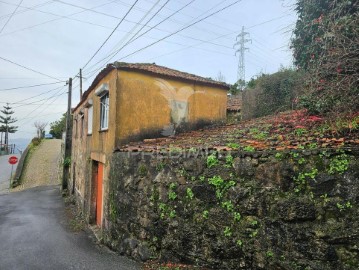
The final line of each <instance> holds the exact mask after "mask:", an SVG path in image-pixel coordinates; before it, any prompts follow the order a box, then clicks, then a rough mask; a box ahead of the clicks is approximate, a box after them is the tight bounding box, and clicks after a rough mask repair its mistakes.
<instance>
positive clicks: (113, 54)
mask: <svg viewBox="0 0 359 270" xmlns="http://www.w3.org/2000/svg"><path fill="white" fill-rule="evenodd" d="M194 1H196V0H192V1H190V2H189V3H188V4H186V5H184V6H183V7H181V8H180V9H178V10H176V11H175V12H173V13H172V14H171V15H169V16H167V17H166V18H164V19H163V20H162V21H160V22H159V23H157V24H156V25H154V26H152V27H150V28H149V29H147V30H146V31H145V32H144V33H142V34H141V35H139V36H137V37H136V35H137V34H138V33H139V32H137V33H136V34H135V35H134V36H133V37H132V39H130V40H129V41H128V42H127V43H126V44H125V45H123V46H122V47H121V48H120V49H118V50H117V51H114V52H113V53H111V54H109V55H108V56H106V57H105V58H103V59H101V60H100V61H98V62H97V63H96V64H95V65H97V64H99V63H101V62H103V61H107V62H109V61H111V59H113V58H114V57H115V56H116V55H117V54H118V53H119V52H120V51H121V50H122V49H123V48H125V47H126V46H127V45H129V44H130V43H133V42H134V41H136V40H137V39H139V38H141V37H143V36H144V35H145V34H147V33H148V32H150V31H151V30H152V29H154V28H157V26H159V25H160V24H162V23H164V22H165V21H167V20H168V19H170V18H171V17H173V16H174V15H176V14H177V13H179V12H181V11H182V10H183V9H185V8H186V7H187V6H189V5H191V4H192V3H193V2H194ZM167 2H168V1H167ZM167 2H166V3H165V4H167ZM163 7H164V6H162V8H163ZM151 19H152V18H151ZM149 22H150V21H148V22H147V23H146V25H147V24H148V23H149ZM146 25H144V26H143V27H142V28H141V29H140V31H141V30H142V29H143V28H144V27H145V26H146ZM107 59H108V60H107ZM95 65H93V66H92V67H94V66H95ZM97 71H98V69H96V70H95V72H97ZM89 73H93V71H90V72H89ZM92 75H93V74H92ZM92 75H91V76H92Z"/></svg>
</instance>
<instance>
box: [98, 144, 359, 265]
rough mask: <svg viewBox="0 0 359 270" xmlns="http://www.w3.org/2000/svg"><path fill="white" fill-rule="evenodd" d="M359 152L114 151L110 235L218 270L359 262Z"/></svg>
mask: <svg viewBox="0 0 359 270" xmlns="http://www.w3.org/2000/svg"><path fill="white" fill-rule="evenodd" d="M358 156H359V153H358V151H357V150H354V149H351V150H350V149H346V150H340V151H336V150H332V151H328V150H327V151H323V150H318V149H314V150H308V149H307V150H298V151H295V152H289V151H287V152H278V153H269V152H256V153H245V152H235V153H234V152H232V153H227V152H222V153H215V154H212V155H210V156H208V153H207V152H201V153H198V152H195V151H192V152H186V153H178V152H176V153H175V152H172V153H167V155H166V154H158V155H157V154H156V155H155V154H147V155H146V154H144V153H114V155H113V158H112V163H111V173H110V189H109V191H108V192H109V194H108V200H107V202H106V203H105V207H106V211H105V215H106V216H105V220H106V222H105V228H104V241H105V242H106V243H107V244H108V245H109V246H110V247H112V248H113V249H115V250H117V251H119V252H120V254H125V255H128V256H131V257H134V258H135V259H138V260H143V261H144V260H147V259H150V258H159V259H161V260H164V261H173V262H182V263H189V264H196V265H200V266H204V267H206V268H212V269H288V270H289V269H358V268H359V244H358V243H359V210H358V209H359V208H358V206H359V160H358Z"/></svg>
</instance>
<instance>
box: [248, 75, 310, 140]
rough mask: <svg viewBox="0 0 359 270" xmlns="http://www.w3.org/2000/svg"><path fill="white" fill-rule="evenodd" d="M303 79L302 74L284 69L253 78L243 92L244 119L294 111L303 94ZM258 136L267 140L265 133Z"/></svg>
mask: <svg viewBox="0 0 359 270" xmlns="http://www.w3.org/2000/svg"><path fill="white" fill-rule="evenodd" d="M302 77H303V74H302V73H301V72H298V71H295V70H293V69H285V68H282V69H281V70H279V71H278V72H276V73H273V74H270V75H269V74H261V75H260V76H258V77H257V78H252V79H251V80H250V81H249V83H248V86H247V89H245V91H244V92H243V112H242V116H243V119H251V118H257V117H261V116H265V115H270V114H273V113H275V112H279V111H286V110H290V109H292V108H293V106H294V105H295V100H296V98H297V96H298V95H300V93H301V89H302ZM256 136H257V137H258V139H265V138H266V134H265V133H264V134H258V135H256Z"/></svg>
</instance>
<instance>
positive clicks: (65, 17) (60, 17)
mask: <svg viewBox="0 0 359 270" xmlns="http://www.w3.org/2000/svg"><path fill="white" fill-rule="evenodd" d="M54 2H55V0H54ZM56 2H60V1H56ZM113 2H116V0H113V1H110V2H107V3H105V4H101V5H98V6H95V7H93V8H88V9H86V8H84V10H82V11H78V12H74V13H71V14H69V15H67V16H62V15H57V14H54V13H50V12H46V11H40V10H37V9H34V8H29V9H31V10H36V11H38V12H41V13H46V14H51V15H53V16H58V17H59V18H55V19H52V20H48V21H45V22H42V23H38V24H34V25H31V26H28V27H25V28H21V29H18V30H15V31H12V32H8V33H4V34H2V35H1V36H6V35H11V34H14V33H17V32H21V31H24V30H27V29H32V28H35V27H37V26H41V25H44V24H47V23H51V22H54V21H58V20H61V19H69V20H74V21H78V22H85V23H88V24H92V23H90V22H86V21H82V20H79V19H74V18H70V16H74V15H77V14H81V13H83V12H85V11H93V12H95V11H94V10H93V9H96V8H99V7H103V6H106V5H108V4H111V3H113ZM60 3H64V2H60ZM25 8H26V7H25ZM93 25H95V24H93ZM111 29H112V28H111Z"/></svg>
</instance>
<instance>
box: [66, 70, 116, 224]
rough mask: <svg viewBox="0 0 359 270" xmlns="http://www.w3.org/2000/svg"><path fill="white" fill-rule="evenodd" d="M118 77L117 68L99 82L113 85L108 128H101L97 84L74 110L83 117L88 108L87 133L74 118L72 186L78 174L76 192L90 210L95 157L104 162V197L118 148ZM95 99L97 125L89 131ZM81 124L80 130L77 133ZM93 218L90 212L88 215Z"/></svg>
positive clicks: (110, 87) (110, 90) (86, 211)
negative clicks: (90, 106) (115, 127)
mask: <svg viewBox="0 0 359 270" xmlns="http://www.w3.org/2000/svg"><path fill="white" fill-rule="evenodd" d="M116 80H117V72H115V71H113V72H110V73H109V74H108V75H107V76H105V78H103V79H102V80H101V81H100V82H99V84H98V85H97V87H98V86H100V85H101V84H103V83H107V84H108V85H109V100H110V108H109V124H108V127H109V128H108V130H106V131H100V97H98V96H96V95H95V91H94V90H96V88H95V89H94V90H93V91H92V92H91V93H90V94H89V95H88V97H87V98H86V100H85V101H84V102H83V103H82V104H81V105H80V107H78V108H77V109H76V110H75V111H74V112H73V117H74V119H75V118H78V119H80V118H79V115H80V111H81V110H83V112H84V121H85V122H84V127H85V128H84V133H83V136H80V125H81V124H80V121H77V122H76V121H73V134H72V166H71V179H70V183H69V189H70V190H71V189H72V183H73V180H74V178H75V187H76V193H77V195H79V197H80V198H81V202H82V204H83V208H85V209H84V211H85V213H87V214H89V213H90V204H91V202H90V198H91V185H92V184H93V183H92V181H91V180H92V161H93V160H94V161H98V162H101V163H104V164H105V165H104V178H103V191H104V200H105V194H106V193H107V191H108V186H107V185H108V173H109V169H110V166H109V157H110V155H111V154H112V151H113V149H114V142H115V132H116V130H115V129H114V128H111V127H114V126H115V123H116V119H115V117H116V108H117V106H116V99H117V98H116ZM90 99H92V101H93V117H92V119H93V120H92V121H93V126H92V134H91V135H89V134H88V108H86V107H85V104H86V103H87V101H88V100H90ZM76 124H77V131H78V132H77V134H76ZM87 218H89V216H87Z"/></svg>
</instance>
